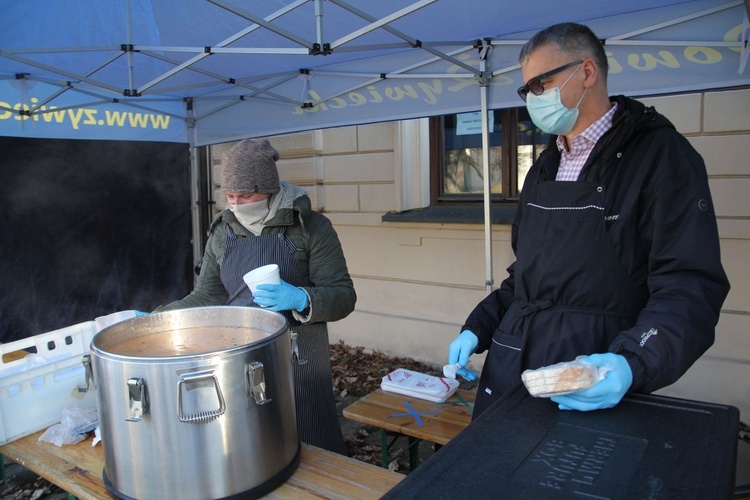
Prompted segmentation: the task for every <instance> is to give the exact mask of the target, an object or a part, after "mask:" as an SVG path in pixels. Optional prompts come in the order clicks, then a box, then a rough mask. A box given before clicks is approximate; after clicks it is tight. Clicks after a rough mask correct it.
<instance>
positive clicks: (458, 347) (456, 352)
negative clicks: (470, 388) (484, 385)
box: [448, 330, 479, 382]
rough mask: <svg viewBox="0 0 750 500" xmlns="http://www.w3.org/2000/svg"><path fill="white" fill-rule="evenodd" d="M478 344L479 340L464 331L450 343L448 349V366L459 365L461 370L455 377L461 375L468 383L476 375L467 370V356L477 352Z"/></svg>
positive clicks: (474, 378) (467, 331)
mask: <svg viewBox="0 0 750 500" xmlns="http://www.w3.org/2000/svg"><path fill="white" fill-rule="evenodd" d="M478 344H479V338H478V337H477V336H476V335H474V333H472V332H470V331H469V330H464V331H463V332H461V333H460V334H459V335H458V337H456V339H455V340H454V341H453V342H451V344H450V346H449V348H448V364H451V365H453V364H456V363H458V364H459V365H461V368H460V369H459V370H458V371H456V375H461V377H463V378H464V379H465V380H468V381H469V382H471V381H473V380H476V379H477V374H476V373H474V372H473V371H471V370H469V369H467V368H466V364H467V363H468V362H469V356H471V355H472V354H474V351H476V350H477V345H478Z"/></svg>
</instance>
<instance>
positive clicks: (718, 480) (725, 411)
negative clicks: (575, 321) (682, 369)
mask: <svg viewBox="0 0 750 500" xmlns="http://www.w3.org/2000/svg"><path fill="white" fill-rule="evenodd" d="M738 428H739V410H738V409H737V408H735V407H733V406H724V405H718V404H713V403H705V402H699V401H690V400H684V399H676V398H669V397H664V396H655V395H638V394H634V395H629V396H626V397H625V398H624V399H623V400H622V401H621V402H620V404H618V405H617V406H616V407H614V408H611V409H608V410H598V411H593V412H578V411H560V410H558V409H557V405H556V404H555V403H553V402H552V401H550V400H548V399H542V398H533V397H531V396H529V394H528V392H526V390H525V388H524V387H522V386H521V387H519V389H518V390H517V391H515V392H514V393H513V394H512V395H511V396H510V397H508V398H507V399H506V400H504V401H499V402H497V403H495V404H494V405H493V406H491V407H490V408H488V409H487V410H486V411H485V412H484V413H483V414H482V415H480V416H479V417H478V418H477V419H476V420H474V421H473V422H472V423H471V424H470V425H469V426H468V427H467V428H466V429H464V430H463V431H462V432H461V433H460V434H458V435H457V436H456V437H455V438H454V439H453V440H452V441H451V442H449V443H448V444H447V445H446V446H445V447H443V448H442V449H440V450H439V451H438V452H437V453H435V455H433V456H432V457H431V458H430V459H429V460H427V461H426V462H425V463H424V464H423V465H421V466H420V467H419V468H418V469H417V470H416V471H414V472H412V473H411V474H410V475H409V476H407V478H406V479H404V480H403V481H402V482H401V483H399V484H398V485H397V486H396V487H395V488H394V489H392V490H391V491H389V492H388V494H387V495H386V496H385V497H384V498H387V499H400V498H430V499H431V500H435V499H441V498H451V499H455V498H523V499H531V498H544V499H555V498H596V499H609V498H611V499H618V498H649V499H672V498H680V499H688V498H694V499H705V498H712V499H714V498H731V497H732V492H733V489H734V475H735V462H736V454H737V433H738Z"/></svg>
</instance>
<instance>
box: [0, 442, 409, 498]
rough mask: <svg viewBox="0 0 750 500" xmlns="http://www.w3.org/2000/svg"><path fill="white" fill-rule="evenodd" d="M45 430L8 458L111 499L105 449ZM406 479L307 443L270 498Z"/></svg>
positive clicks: (366, 490)
mask: <svg viewBox="0 0 750 500" xmlns="http://www.w3.org/2000/svg"><path fill="white" fill-rule="evenodd" d="M40 435H41V432H37V433H36V434H32V435H30V436H27V437H25V438H22V439H19V440H17V441H13V442H12V443H8V444H5V445H3V446H0V454H2V455H5V456H7V457H9V458H11V459H13V460H15V461H16V462H18V463H20V464H21V465H23V466H24V467H26V468H28V469H30V470H32V471H34V472H35V473H37V474H39V475H40V476H42V477H43V478H45V479H47V480H48V481H50V482H51V483H54V484H56V485H57V486H59V487H60V488H62V489H64V490H65V491H67V492H68V493H69V495H71V496H75V497H78V498H80V499H86V500H100V499H102V498H112V495H111V494H110V493H109V491H108V490H107V488H106V486H105V485H104V482H103V480H102V470H103V468H104V452H103V449H102V445H101V444H99V445H97V446H96V447H92V446H91V439H85V440H83V441H81V442H80V443H78V444H75V445H72V446H62V447H58V446H55V445H53V444H50V443H44V442H40V441H39V436H40ZM403 478H404V476H403V475H401V474H398V473H395V472H390V471H386V470H383V469H381V468H379V467H376V466H374V465H370V464H367V463H365V462H360V461H358V460H354V459H353V458H349V457H345V456H343V455H338V454H336V453H333V452H330V451H327V450H322V449H320V448H316V447H314V446H308V445H306V444H303V445H302V457H301V460H300V464H299V466H298V467H297V469H296V471H295V472H294V474H292V476H291V477H290V478H289V479H287V481H286V482H285V483H284V484H282V485H281V486H279V487H278V488H276V489H275V490H273V491H272V492H270V493H269V494H268V495H267V497H268V498H278V499H287V498H288V499H293V498H294V499H299V498H358V499H359V498H362V499H368V498H371V499H377V498H380V497H382V496H383V495H384V494H385V493H387V492H388V491H389V490H390V489H391V488H393V487H394V486H395V485H396V484H397V483H399V482H400V481H401V480H402V479H403Z"/></svg>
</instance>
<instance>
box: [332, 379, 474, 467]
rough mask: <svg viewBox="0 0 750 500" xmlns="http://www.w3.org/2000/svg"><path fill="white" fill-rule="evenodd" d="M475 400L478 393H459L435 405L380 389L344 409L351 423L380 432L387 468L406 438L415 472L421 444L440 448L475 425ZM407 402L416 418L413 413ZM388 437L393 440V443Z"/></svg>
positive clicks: (464, 391) (384, 461)
mask: <svg viewBox="0 0 750 500" xmlns="http://www.w3.org/2000/svg"><path fill="white" fill-rule="evenodd" d="M475 396H476V391H467V390H463V389H458V390H457V391H456V393H455V394H454V395H453V396H451V397H450V398H449V399H448V400H447V401H446V402H445V403H433V402H431V401H426V400H423V399H418V398H414V397H411V396H403V395H401V394H396V393H393V392H386V391H384V390H382V389H378V390H376V391H375V392H373V393H371V394H368V395H367V396H365V397H363V398H362V399H360V400H359V401H357V402H356V403H353V404H352V405H350V406H348V407H346V408H344V412H343V414H344V416H345V417H346V418H348V419H350V420H354V421H355V422H360V423H363V424H367V425H372V426H375V427H377V428H379V429H380V435H381V444H382V458H383V467H384V468H388V465H389V464H390V449H391V447H392V446H393V444H394V443H395V442H396V440H397V439H398V438H399V437H401V436H405V437H406V438H407V439H408V443H409V444H408V450H409V462H410V467H411V469H412V470H414V469H415V468H416V467H417V465H418V463H419V448H418V447H419V442H420V441H422V440H424V441H428V442H430V443H435V445H436V446H437V447H439V446H442V445H444V444H446V443H448V441H450V440H451V439H453V438H454V437H455V436H456V435H457V434H458V433H459V432H461V431H462V430H463V429H464V428H465V427H466V426H467V425H469V423H470V422H471V412H472V410H473V407H474V397H475ZM406 402H408V403H409V405H410V406H411V408H412V409H413V410H414V413H416V415H414V413H412V412H410V411H409V408H408V407H407V406H406V404H405V403H406ZM417 416H418V417H419V421H418V420H417ZM420 423H421V424H422V425H420ZM388 436H393V440H391V442H390V443H389V442H388Z"/></svg>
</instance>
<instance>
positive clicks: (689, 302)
mask: <svg viewBox="0 0 750 500" xmlns="http://www.w3.org/2000/svg"><path fill="white" fill-rule="evenodd" d="M612 100H613V101H616V102H617V103H618V108H617V111H616V113H615V116H614V120H613V126H612V128H611V129H610V130H609V131H608V132H606V133H605V134H604V135H603V136H602V137H601V139H600V140H599V141H598V143H597V144H596V146H595V148H594V150H593V151H592V152H591V154H590V156H589V158H588V160H587V162H586V164H585V166H584V168H583V170H582V171H581V174H580V177H579V179H578V181H579V182H580V181H585V182H598V183H603V184H604V185H606V186H607V190H606V205H605V212H604V216H605V224H606V226H605V227H606V231H607V234H608V237H609V241H610V243H611V245H612V248H613V250H614V252H615V253H616V255H617V257H618V260H619V262H620V264H621V266H622V268H623V270H624V272H625V273H626V274H627V276H628V277H629V278H630V280H631V281H632V283H633V284H634V285H635V287H637V289H638V290H640V291H641V293H642V295H643V303H644V306H643V307H642V309H641V310H640V312H639V313H638V314H637V318H636V319H635V321H634V322H632V321H631V322H632V324H628V325H626V327H625V328H623V329H619V328H618V330H619V331H616V332H610V333H607V334H606V335H607V339H612V340H611V342H610V343H609V351H610V352H616V353H620V354H622V355H624V356H625V357H626V358H627V359H628V362H629V363H630V366H631V368H632V370H633V385H632V386H631V391H642V392H651V391H654V390H657V389H660V388H662V387H665V386H667V385H669V384H672V383H674V382H675V381H676V380H677V379H678V378H679V377H681V376H682V375H683V374H684V373H685V371H687V369H688V368H689V367H690V366H691V365H692V364H693V363H694V362H695V361H696V359H698V358H699V357H700V356H701V355H702V354H703V353H704V352H705V351H706V350H707V349H708V348H709V347H710V346H711V345H712V344H713V341H714V328H715V326H716V323H717V321H718V316H719V312H720V309H721V305H722V304H723V302H724V299H725V298H726V295H727V293H728V291H729V283H728V281H727V277H726V274H725V273H724V270H723V268H722V265H721V260H720V250H719V237H718V230H717V226H716V216H715V214H714V208H713V204H712V201H711V193H710V192H709V186H708V178H707V174H706V168H705V165H704V163H703V160H702V158H701V156H700V155H699V154H698V153H697V152H696V151H695V149H694V148H693V147H692V146H691V145H690V143H689V142H688V141H687V139H685V138H684V137H683V136H682V135H681V134H679V133H678V132H677V131H676V130H675V128H674V126H673V125H672V124H671V123H670V122H669V120H667V119H666V118H665V117H664V116H662V115H660V114H659V113H657V112H656V111H655V110H654V108H653V107H650V108H646V107H645V106H644V105H643V104H641V103H640V102H638V101H635V100H633V99H629V98H626V97H623V96H618V97H614V98H612ZM555 139H556V137H553V138H552V141H551V143H550V147H548V148H547V149H546V150H545V151H544V152H543V153H542V154H541V156H540V157H539V159H538V160H537V161H536V162H535V164H534V165H533V166H532V168H531V170H530V171H529V173H528V175H527V177H526V180H525V183H524V187H523V193H522V195H521V197H520V200H519V204H518V210H517V213H516V216H515V220H514V222H513V227H512V237H511V238H512V239H511V243H512V247H513V251H514V253H515V252H517V243H518V235H519V233H521V232H523V231H526V230H534V228H529V227H526V226H525V225H524V207H525V206H526V202H525V200H528V199H531V198H533V195H534V193H535V191H536V189H537V187H538V186H539V185H540V184H541V183H545V182H556V181H555V176H556V174H557V169H558V166H559V163H560V153H559V151H558V149H557V147H556V145H555V143H554V141H555ZM571 231H575V228H571ZM580 244H581V245H585V244H586V242H585V241H581V242H580ZM514 271H515V263H514V264H512V265H511V266H510V267H509V268H508V272H509V276H508V278H507V279H506V280H505V281H503V283H502V284H501V286H500V288H499V289H497V290H495V291H493V292H492V293H490V295H488V296H487V297H486V298H485V299H484V300H483V301H482V302H480V303H479V304H478V305H477V307H476V308H475V309H474V310H473V311H472V313H471V314H470V315H469V317H468V318H467V320H466V323H465V325H464V327H463V328H462V330H464V329H468V330H471V331H472V332H474V333H475V334H476V335H477V336H478V338H479V346H478V349H477V352H482V351H484V350H486V349H489V348H490V346H491V344H492V337H493V335H494V334H495V332H496V330H497V328H498V325H499V324H500V321H501V320H502V318H503V316H504V314H505V312H506V311H507V310H508V308H509V307H510V305H511V304H512V303H513V302H514V301H519V302H524V303H526V302H528V301H534V300H543V299H545V298H548V297H523V296H520V294H519V292H518V290H516V287H515V286H514V285H515V282H516V276H514ZM656 332H658V333H657V334H656V335H654V333H656ZM602 335H605V332H602ZM530 342H531V345H529V346H528V348H530V349H534V348H536V349H545V348H546V347H548V343H549V342H553V340H550V339H545V338H544V332H535V334H534V336H532V338H531V341H530ZM578 354H581V355H585V354H593V352H581V353H578ZM488 359H489V357H488ZM549 361H550V364H551V363H552V362H559V361H569V360H568V359H558V360H549ZM523 368H537V367H536V366H534V367H530V366H525V367H522V369H523ZM509 375H510V374H509ZM514 376H515V374H514Z"/></svg>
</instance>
